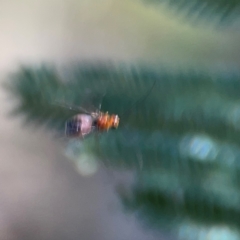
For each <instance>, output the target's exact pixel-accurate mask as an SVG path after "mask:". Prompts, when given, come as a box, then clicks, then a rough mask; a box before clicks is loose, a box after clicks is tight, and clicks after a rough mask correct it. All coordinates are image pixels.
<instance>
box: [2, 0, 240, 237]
mask: <svg viewBox="0 0 240 240" xmlns="http://www.w3.org/2000/svg"><path fill="white" fill-rule="evenodd" d="M145 2H147V3H149V4H151V3H153V1H145ZM154 2H155V3H156V2H158V3H162V1H154ZM165 3H167V5H169V6H170V8H171V7H174V8H175V9H177V10H179V9H184V10H185V11H189V13H191V14H193V15H197V16H199V17H200V18H201V16H203V18H201V19H204V16H206V15H204V14H209V16H210V15H211V16H213V18H214V19H216V18H215V17H218V18H219V19H220V21H219V22H220V25H221V24H222V23H223V22H224V23H229V22H228V20H229V19H230V18H233V16H236V15H237V14H236V13H238V12H239V6H240V3H239V2H238V1H200V0H199V1H194V2H192V1H165ZM180 12H181V11H179V13H180ZM234 14H235V15H234ZM200 18H199V19H200ZM205 19H206V18H205ZM207 19H208V21H209V23H211V20H209V18H207ZM222 20H223V21H222ZM156 66H158V63H155V67H154V68H152V67H151V66H139V65H137V64H136V65H128V64H120V63H119V64H111V63H96V64H95V63H89V62H88V63H79V64H76V65H74V66H71V67H69V68H66V69H65V70H62V69H57V68H55V67H52V66H47V65H46V66H43V67H39V68H35V67H31V66H25V67H21V68H20V69H19V70H18V71H17V72H15V73H13V74H12V75H11V76H10V77H9V80H8V82H7V84H6V85H5V86H7V88H8V90H9V91H10V93H11V94H12V96H13V97H14V99H18V105H17V106H16V108H15V110H14V111H13V114H16V115H18V114H20V115H24V117H25V120H26V121H25V123H26V124H27V126H29V125H31V124H34V125H35V126H40V125H44V126H46V127H47V128H48V129H49V130H51V131H53V132H55V133H59V134H60V135H61V134H62V133H64V123H65V121H66V119H67V118H69V117H71V116H72V115H73V114H75V113H74V112H73V111H71V110H69V109H67V108H63V107H61V106H59V105H58V104H57V103H59V102H60V103H66V104H69V105H80V106H82V105H83V104H85V102H86V99H87V100H89V101H90V102H91V101H92V100H93V102H95V99H94V96H100V98H101V96H103V97H102V101H101V103H102V111H108V112H109V113H113V114H118V115H119V116H120V119H121V120H120V126H119V128H118V130H115V131H109V132H108V133H104V134H102V135H101V136H100V139H99V141H98V143H97V144H96V139H95V138H94V136H92V137H87V138H86V139H85V140H84V141H72V142H71V141H70V142H69V145H68V148H67V149H66V154H67V156H68V157H69V158H71V159H74V160H76V161H81V160H82V159H83V158H86V159H85V160H86V161H88V160H89V161H90V160H92V158H94V159H98V160H99V161H101V162H103V163H104V165H105V166H107V167H109V168H116V169H126V170H129V169H130V170H132V171H134V172H135V174H136V181H135V183H134V185H133V186H132V189H131V191H124V190H123V189H122V191H120V192H119V193H120V197H121V199H122V202H123V204H124V206H125V208H126V209H127V210H129V211H132V212H134V213H135V214H136V215H137V216H138V217H139V219H140V220H141V221H143V222H144V223H145V224H147V226H148V227H151V228H153V229H161V230H164V231H166V232H170V233H171V234H172V235H173V236H174V237H176V238H177V239H182V240H188V239H189V240H190V239H193V240H195V239H199V240H200V239H208V240H213V239H217V240H221V239H229V240H232V239H234V240H235V239H240V232H239V229H240V222H239V220H240V207H239V206H240V191H239V187H240V178H239V173H240V138H239V134H240V101H239V99H240V98H239V96H240V95H239V93H240V72H236V71H235V72H232V71H231V70H226V69H225V70H224V71H218V72H217V71H216V70H215V71H212V72H210V71H203V70H201V69H200V68H199V69H197V68H196V69H192V70H185V71H184V70H182V71H176V70H175V71H174V72H173V71H171V68H170V67H169V68H167V69H163V68H162V67H161V66H160V65H159V66H158V69H157V70H156ZM175 66H176V63H175ZM213 66H214V63H213ZM154 82H156V84H155V85H154V88H153V90H152V91H151V93H150V94H149V96H148V97H147V98H146V100H145V101H140V102H138V100H139V99H141V98H142V97H143V96H145V94H146V93H147V92H148V91H149V89H151V87H152V86H153V84H154ZM86 96H87V97H86ZM96 103H99V102H98V101H96Z"/></svg>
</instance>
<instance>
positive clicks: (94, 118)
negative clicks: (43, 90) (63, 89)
mask: <svg viewBox="0 0 240 240" xmlns="http://www.w3.org/2000/svg"><path fill="white" fill-rule="evenodd" d="M155 83H156V81H155V82H154V84H153V85H152V87H151V89H150V91H149V92H148V93H147V94H146V95H145V96H144V97H143V98H141V99H139V100H138V101H137V102H136V103H135V104H134V105H136V104H137V103H140V102H142V101H144V100H145V99H146V98H147V97H148V95H149V94H150V92H151V91H152V89H153V87H154V85H155ZM58 105H61V106H62V107H65V108H66V107H67V108H68V109H70V110H74V111H77V112H78V114H76V115H74V116H73V117H71V118H70V119H68V120H67V121H66V123H65V136H66V137H67V138H84V137H85V136H87V135H88V134H90V133H92V132H94V131H97V132H106V131H108V130H110V129H117V128H118V125H119V122H120V118H119V116H118V115H115V114H111V115H110V114H109V113H108V112H106V113H104V112H101V111H100V108H101V104H100V105H99V107H98V109H97V110H96V111H92V112H90V111H87V110H86V109H84V108H82V107H74V106H66V105H64V104H58ZM132 107H133V106H132ZM132 107H131V108H132ZM131 108H130V109H128V110H127V112H129V111H130V110H131ZM125 113H126V112H125Z"/></svg>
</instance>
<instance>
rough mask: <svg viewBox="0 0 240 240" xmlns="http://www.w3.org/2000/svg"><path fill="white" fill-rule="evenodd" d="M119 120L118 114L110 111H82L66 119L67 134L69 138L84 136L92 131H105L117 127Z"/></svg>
mask: <svg viewBox="0 0 240 240" xmlns="http://www.w3.org/2000/svg"><path fill="white" fill-rule="evenodd" d="M119 121H120V119H119V117H118V115H113V114H112V115H110V114H108V112H106V113H103V112H100V111H99V112H92V113H87V112H86V113H84V114H81V113H80V114H77V115H75V116H73V117H72V118H70V119H69V120H67V121H66V124H65V135H66V137H69V138H71V137H81V138H83V137H84V136H86V135H88V134H90V133H91V132H92V131H98V132H104V131H108V130H109V129H117V128H118V125H119Z"/></svg>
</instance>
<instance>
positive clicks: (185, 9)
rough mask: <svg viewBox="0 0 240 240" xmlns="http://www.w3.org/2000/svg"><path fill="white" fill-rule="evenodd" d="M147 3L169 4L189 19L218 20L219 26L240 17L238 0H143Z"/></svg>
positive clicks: (199, 20) (239, 2) (213, 21)
mask: <svg viewBox="0 0 240 240" xmlns="http://www.w3.org/2000/svg"><path fill="white" fill-rule="evenodd" d="M143 2H145V3H146V4H154V5H163V4H164V5H167V6H168V7H169V8H170V9H172V10H175V11H176V13H178V14H179V15H180V14H181V13H182V14H183V15H184V16H185V17H186V19H187V20H188V21H189V20H190V21H191V19H192V20H195V22H196V20H197V21H198V22H201V21H205V20H206V21H207V22H208V23H210V22H212V23H216V22H218V23H219V24H218V26H219V27H222V26H223V25H225V24H229V23H232V21H234V20H236V19H238V18H239V14H240V1H238V0H230V1H228V0H221V1H214V0H194V1H189V0H143Z"/></svg>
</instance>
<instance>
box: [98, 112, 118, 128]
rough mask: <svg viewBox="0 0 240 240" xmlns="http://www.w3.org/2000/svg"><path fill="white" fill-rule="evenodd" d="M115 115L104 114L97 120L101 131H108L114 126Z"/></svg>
mask: <svg viewBox="0 0 240 240" xmlns="http://www.w3.org/2000/svg"><path fill="white" fill-rule="evenodd" d="M114 121H115V115H111V116H110V115H109V114H108V113H105V114H102V115H101V116H100V117H99V118H98V120H97V126H98V129H99V130H101V131H108V130H109V129H110V128H112V127H113V126H114Z"/></svg>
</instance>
